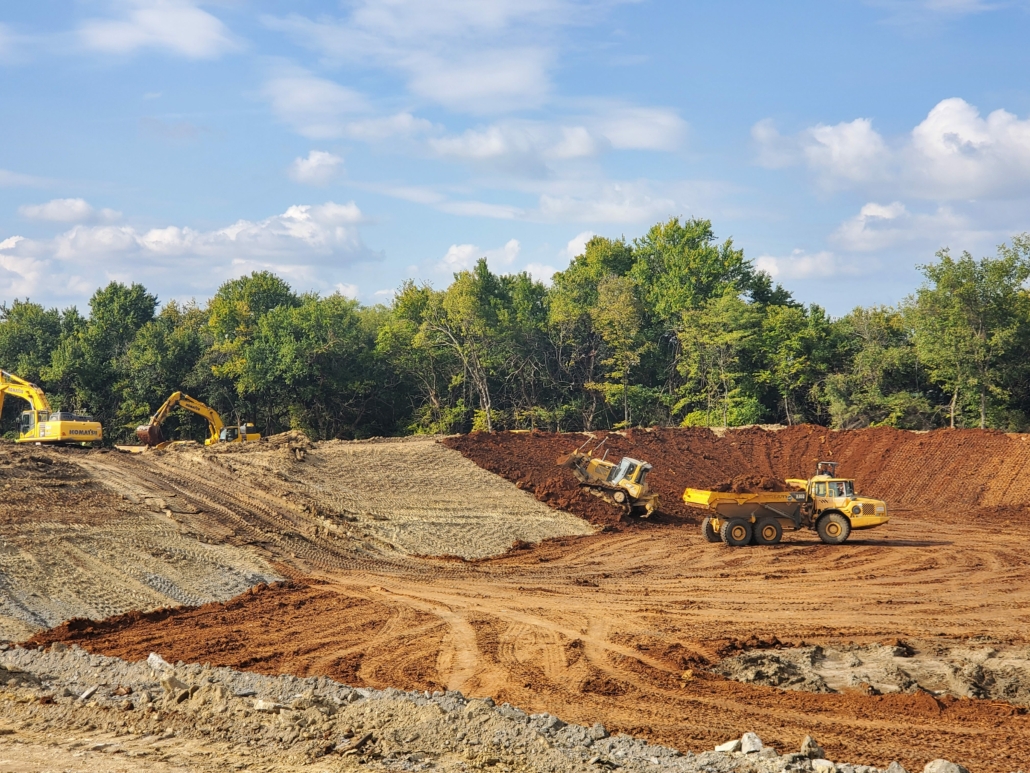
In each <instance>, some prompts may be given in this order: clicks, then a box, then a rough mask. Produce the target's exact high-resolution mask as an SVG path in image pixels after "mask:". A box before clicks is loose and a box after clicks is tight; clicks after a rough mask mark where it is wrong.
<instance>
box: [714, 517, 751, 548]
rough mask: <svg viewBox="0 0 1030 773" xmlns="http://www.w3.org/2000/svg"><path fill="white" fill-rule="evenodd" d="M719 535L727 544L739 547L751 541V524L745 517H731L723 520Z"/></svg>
mask: <svg viewBox="0 0 1030 773" xmlns="http://www.w3.org/2000/svg"><path fill="white" fill-rule="evenodd" d="M719 536H720V537H722V541H723V542H725V543H726V544H727V545H730V546H731V547H735V548H739V547H741V546H742V545H746V544H748V543H749V542H750V541H751V524H750V523H749V522H748V521H745V520H744V519H743V518H731V519H730V520H728V521H723V524H722V528H721V529H720V530H719Z"/></svg>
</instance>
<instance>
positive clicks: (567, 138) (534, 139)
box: [428, 121, 607, 171]
mask: <svg viewBox="0 0 1030 773" xmlns="http://www.w3.org/2000/svg"><path fill="white" fill-rule="evenodd" d="M428 143H429V147H430V149H431V150H432V151H433V152H434V153H435V154H436V155H438V156H440V157H442V158H451V159H455V160H459V161H471V162H476V163H486V164H488V165H492V166H499V167H502V168H507V169H512V170H522V171H541V170H542V169H543V165H544V163H545V162H552V161H566V160H570V159H575V158H584V157H588V156H593V155H596V154H597V153H598V152H599V150H600V148H601V147H602V146H603V145H605V144H607V143H606V142H605V141H604V140H603V139H602V138H600V137H595V136H594V135H593V134H591V132H590V131H589V130H588V129H587V128H586V127H585V126H560V125H555V124H547V123H543V122H540V121H509V122H503V123H498V124H492V125H490V126H487V127H485V128H483V129H469V130H467V131H465V132H464V133H462V134H459V135H451V136H444V137H434V138H430V139H429V141H428Z"/></svg>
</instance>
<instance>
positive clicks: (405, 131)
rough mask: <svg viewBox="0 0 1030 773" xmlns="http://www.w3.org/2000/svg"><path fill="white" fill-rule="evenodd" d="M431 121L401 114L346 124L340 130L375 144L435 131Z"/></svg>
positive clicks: (405, 113) (404, 113)
mask: <svg viewBox="0 0 1030 773" xmlns="http://www.w3.org/2000/svg"><path fill="white" fill-rule="evenodd" d="M435 130H436V127H435V126H433V123H432V122H431V121H427V120H426V119H425V118H417V117H415V116H414V115H412V114H411V113H408V112H401V113H395V114H394V115H387V116H382V117H380V118H365V119H361V120H357V121H349V122H347V123H346V124H345V125H344V126H343V129H342V132H343V134H344V135H345V136H347V137H350V138H352V139H355V140H364V141H365V142H376V141H378V140H385V139H389V138H391V137H414V136H416V135H419V134H428V133H429V132H432V131H435Z"/></svg>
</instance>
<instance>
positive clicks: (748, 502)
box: [683, 488, 806, 524]
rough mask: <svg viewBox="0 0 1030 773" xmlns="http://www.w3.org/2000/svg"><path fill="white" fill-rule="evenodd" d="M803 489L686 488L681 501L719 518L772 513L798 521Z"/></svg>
mask: <svg viewBox="0 0 1030 773" xmlns="http://www.w3.org/2000/svg"><path fill="white" fill-rule="evenodd" d="M805 498H806V495H805V492H804V491H746V492H740V493H736V492H732V491H705V490H703V489H693V488H688V489H687V490H686V491H684V492H683V501H684V502H686V503H687V504H688V505H694V506H696V507H704V508H707V509H708V510H711V511H712V512H713V513H716V514H718V515H719V517H720V518H752V517H756V518H757V517H758V516H761V515H773V516H776V517H778V518H787V519H789V520H790V521H791V522H793V523H794V524H799V523H800V520H799V518H798V515H799V511H800V510H801V506H802V505H803V504H804V503H805Z"/></svg>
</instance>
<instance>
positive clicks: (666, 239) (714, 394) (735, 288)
mask: <svg viewBox="0 0 1030 773" xmlns="http://www.w3.org/2000/svg"><path fill="white" fill-rule="evenodd" d="M920 269H921V271H922V273H923V276H924V282H923V284H922V286H921V287H920V288H919V289H918V290H917V291H916V292H915V293H914V294H913V295H911V296H910V297H908V298H906V299H905V300H904V301H903V302H902V303H900V304H898V305H897V306H872V307H868V308H863V307H858V308H856V309H854V310H853V311H852V312H851V313H849V314H847V315H845V316H843V317H840V318H836V319H835V318H832V317H830V316H829V315H828V314H827V313H826V312H825V311H824V310H823V309H822V308H821V307H820V306H818V305H814V304H813V305H809V306H804V305H802V304H800V303H798V302H797V301H795V300H794V298H793V297H792V296H791V294H790V293H789V292H788V291H787V290H785V289H784V288H783V287H781V286H780V285H778V284H775V283H774V282H773V281H772V279H771V278H770V276H769V275H768V274H766V273H763V272H761V271H757V270H756V269H755V267H754V266H753V264H752V263H751V262H750V261H749V260H747V259H746V258H745V257H744V254H743V251H742V250H739V249H736V248H735V247H734V245H733V242H732V240H726V241H723V242H721V243H720V242H719V241H718V240H717V239H716V237H715V234H714V232H713V229H712V224H711V223H710V222H709V221H707V220H699V219H691V220H685V221H681V220H680V219H678V218H674V219H671V220H669V221H667V222H663V223H659V224H656V225H655V226H653V227H652V228H651V229H650V230H648V231H647V233H645V234H644V235H643V236H641V237H639V238H637V239H634V240H632V241H627V240H626V239H624V238H623V239H607V238H603V237H594V238H592V239H591V240H590V241H589V242H588V243H587V245H586V248H585V250H584V252H583V254H582V255H580V256H578V257H576V258H575V259H574V260H573V261H572V262H571V264H570V265H569V267H568V268H566V269H565V270H564V271H560V272H558V273H557V274H555V275H554V277H553V281H552V283H551V284H550V285H545V284H543V283H541V282H539V281H536V280H534V279H533V278H531V277H530V276H529V275H528V274H526V273H519V274H510V275H499V274H495V273H493V272H492V271H491V270H490V268H489V267H488V265H487V263H486V260H485V259H484V260H480V261H479V262H478V263H477V264H476V265H475V267H474V268H472V269H471V270H467V271H462V272H459V273H457V274H455V275H454V279H453V281H452V282H451V283H450V285H449V286H448V287H447V288H446V289H442V290H436V289H433V288H432V287H430V286H429V285H426V284H422V285H420V284H417V283H415V282H413V281H408V282H405V283H404V284H403V285H402V286H401V287H400V288H399V290H398V292H397V293H396V295H395V297H394V299H393V301H392V302H391V303H390V304H389V305H388V306H386V305H376V306H363V305H361V304H359V303H358V302H356V301H354V300H350V299H348V298H346V297H343V296H342V295H330V296H320V295H317V294H313V293H306V294H305V293H297V292H296V291H294V290H293V289H292V288H291V287H290V286H289V285H288V284H287V283H286V282H285V281H283V280H282V279H281V278H279V277H277V276H275V275H274V274H271V273H268V272H258V273H253V274H251V275H250V276H246V277H242V278H239V279H233V280H231V281H228V282H226V283H225V284H223V285H222V286H221V287H220V288H219V289H218V291H217V292H216V293H215V295H214V296H213V297H212V298H211V299H210V300H209V301H207V302H206V303H205V304H203V305H201V304H198V303H196V302H190V303H185V304H182V303H176V302H174V301H173V302H169V303H166V304H164V305H163V306H161V305H160V304H159V302H158V298H157V296H155V295H154V294H153V293H151V292H149V291H148V290H147V289H146V288H144V287H143V286H141V285H139V284H132V285H125V284H122V283H118V282H112V283H111V284H109V285H108V286H107V287H104V288H102V289H100V290H97V292H96V293H95V294H94V295H93V297H92V298H91V300H90V302H89V313H88V315H87V316H84V315H83V314H81V313H80V312H79V311H78V310H77V309H76V308H69V309H65V310H63V311H59V310H58V309H56V308H45V307H44V306H42V305H40V304H37V303H33V302H31V301H30V300H28V299H26V300H15V301H13V302H11V303H5V304H0V367H2V368H4V369H5V370H8V371H11V372H13V373H15V374H17V375H19V376H21V377H23V378H27V379H29V380H31V381H34V382H36V383H38V384H40V386H42V387H43V388H44V390H45V391H46V392H47V394H48V396H49V397H50V400H51V402H52V403H53V405H54V407H55V409H63V410H73V411H76V412H79V413H87V414H90V415H92V416H93V417H95V418H96V419H98V420H99V421H101V422H103V424H104V427H105V434H106V437H107V438H108V440H110V441H115V442H117V441H124V440H127V439H129V438H131V437H132V435H133V432H134V429H135V427H136V425H138V424H141V423H145V422H146V421H147V419H148V417H149V416H150V415H151V414H152V413H153V412H154V411H155V410H156V409H157V407H158V406H159V405H160V404H161V403H162V402H163V401H164V399H165V398H166V397H167V396H168V395H169V394H170V393H171V392H173V391H176V390H183V391H186V392H188V393H189V394H191V395H193V396H194V397H197V398H198V399H200V400H203V401H204V402H206V403H208V404H209V405H211V406H212V407H213V408H215V409H216V410H218V411H219V412H220V413H221V414H222V415H223V417H224V418H226V419H227V421H251V422H253V423H255V424H256V425H257V427H258V429H259V430H260V431H262V432H264V433H266V434H271V433H275V432H280V431H284V430H287V429H291V428H292V429H300V430H303V431H305V432H306V433H308V434H309V435H310V436H311V437H313V438H318V439H325V438H362V437H369V436H374V435H397V434H408V433H452V432H466V431H470V430H485V431H491V430H497V429H525V428H539V429H548V430H559V431H573V430H591V429H608V428H621V427H627V426H651V425H683V426H735V425H743V424H756V423H783V424H797V423H802V422H814V423H818V424H823V425H826V426H831V427H834V428H857V427H866V426H874V425H888V426H893V427H899V428H907V429H930V428H934V427H942V426H953V427H992V428H999V429H1005V430H1011V431H1021V430H1025V429H1027V427H1028V426H1030V357H1028V355H1030V295H1028V293H1027V290H1026V288H1025V286H1024V285H1025V284H1026V282H1027V279H1028V278H1030V235H1027V234H1023V235H1021V236H1017V237H1014V238H1013V239H1012V240H1011V244H1007V245H1002V246H1001V247H999V249H998V252H997V255H996V256H994V257H984V258H980V259H974V258H973V257H972V256H971V255H969V254H968V253H963V254H962V255H961V256H960V257H958V258H955V257H953V256H952V255H951V254H950V253H949V252H948V251H947V250H942V251H941V252H939V253H937V255H936V259H935V260H934V261H933V262H930V263H928V264H926V265H923V266H920ZM23 408H24V405H23V404H21V403H20V401H18V400H12V399H9V400H7V402H6V405H5V406H4V410H3V416H2V417H0V421H2V424H0V431H7V432H8V436H9V437H13V434H11V433H12V432H13V428H14V424H15V417H16V415H17V414H18V413H19V412H20V411H21V410H22V409H23ZM180 414H182V412H177V413H176V415H175V416H173V418H172V419H171V420H170V421H169V429H171V430H172V431H173V432H177V433H179V434H180V435H181V436H184V437H194V438H200V437H203V435H204V425H203V422H202V421H201V420H199V419H198V418H197V417H193V416H190V415H185V414H183V415H180Z"/></svg>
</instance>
